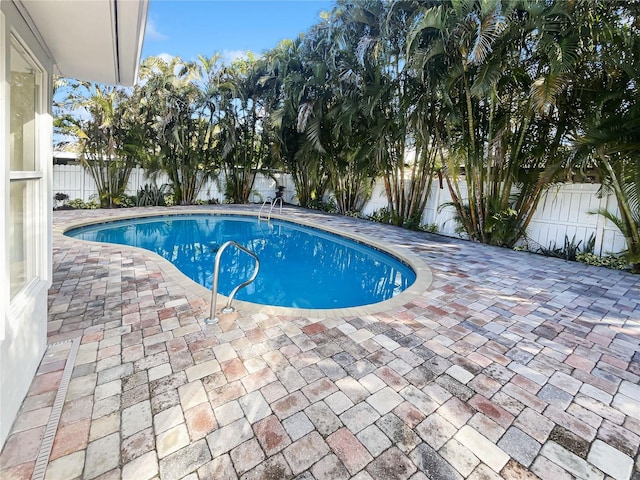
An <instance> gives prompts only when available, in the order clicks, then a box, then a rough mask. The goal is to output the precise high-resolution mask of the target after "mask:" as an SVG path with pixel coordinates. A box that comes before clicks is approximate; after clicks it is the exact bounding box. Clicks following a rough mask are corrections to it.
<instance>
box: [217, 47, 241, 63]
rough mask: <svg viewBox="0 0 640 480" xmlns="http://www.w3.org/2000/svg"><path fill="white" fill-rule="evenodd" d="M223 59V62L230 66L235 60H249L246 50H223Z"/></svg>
mask: <svg viewBox="0 0 640 480" xmlns="http://www.w3.org/2000/svg"><path fill="white" fill-rule="evenodd" d="M220 55H221V57H222V61H223V62H224V63H226V64H227V65H229V64H230V63H231V62H233V61H234V60H238V59H240V58H247V51H246V50H223V51H222V53H221V54H220Z"/></svg>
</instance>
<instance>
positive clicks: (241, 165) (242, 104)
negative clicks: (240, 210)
mask: <svg viewBox="0 0 640 480" xmlns="http://www.w3.org/2000/svg"><path fill="white" fill-rule="evenodd" d="M264 73H265V72H264V67H263V63H262V62H260V61H258V60H257V59H256V58H255V57H254V56H253V55H249V56H248V58H246V59H240V60H236V61H235V62H233V64H232V65H231V66H230V67H228V68H227V69H226V71H225V82H226V84H227V85H228V88H226V89H225V91H224V93H223V106H222V109H223V111H224V113H223V116H222V118H221V120H220V121H221V124H220V137H221V138H220V141H221V147H222V150H221V152H222V161H223V165H224V169H225V181H226V187H225V190H226V193H225V195H226V197H227V199H228V200H231V201H233V202H234V203H247V202H248V201H249V197H250V195H251V191H252V189H253V184H254V182H255V178H256V174H257V173H258V171H261V170H268V169H269V168H270V167H272V166H274V155H273V151H272V144H273V133H272V131H271V130H270V129H269V124H268V123H267V122H266V117H267V114H268V111H269V108H270V103H271V102H272V99H271V97H270V94H271V93H272V92H271V91H270V90H269V88H267V87H266V86H265V84H264V83H263V82H261V81H260V80H261V78H262V77H263V76H264Z"/></svg>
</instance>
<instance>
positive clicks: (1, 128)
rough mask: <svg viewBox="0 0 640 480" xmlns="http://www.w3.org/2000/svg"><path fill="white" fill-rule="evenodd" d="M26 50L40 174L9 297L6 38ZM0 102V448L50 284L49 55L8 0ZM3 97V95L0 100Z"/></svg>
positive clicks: (0, 48)
mask: <svg viewBox="0 0 640 480" xmlns="http://www.w3.org/2000/svg"><path fill="white" fill-rule="evenodd" d="M12 35H14V36H15V38H16V39H17V40H18V41H19V42H20V44H22V46H23V47H25V48H26V49H27V50H28V53H29V54H30V55H31V57H32V58H33V59H34V60H35V61H36V63H39V64H40V67H42V69H43V70H44V71H43V75H42V79H41V82H42V86H41V97H40V101H41V102H42V107H41V110H40V114H39V115H37V116H36V120H35V121H36V126H35V128H36V129H37V131H38V143H37V147H36V148H37V154H36V157H35V158H36V160H35V161H36V168H35V170H38V171H40V172H41V173H42V177H41V178H40V179H39V180H37V181H35V182H33V185H37V189H38V191H39V192H42V194H41V195H39V196H38V197H37V198H36V200H35V202H34V203H33V204H32V205H30V208H29V210H28V211H29V212H31V211H32V208H31V207H33V211H34V212H36V213H35V215H33V216H32V217H30V218H29V221H30V222H31V224H32V225H33V228H34V229H35V231H36V233H35V234H34V237H35V243H34V245H35V249H36V253H37V254H36V257H37V258H36V259H35V260H33V261H34V264H35V272H36V273H35V278H34V279H33V280H32V281H31V282H30V283H28V284H27V286H26V287H25V288H23V289H22V291H20V292H19V293H17V294H16V295H15V297H14V298H13V299H11V294H10V283H11V282H10V273H9V271H10V252H9V251H8V250H9V248H8V246H7V245H9V244H10V241H9V238H10V233H9V230H10V225H11V218H10V205H9V198H10V197H9V168H10V167H9V160H8V159H9V146H8V143H9V141H8V140H9V127H8V121H9V101H8V99H9V98H10V90H9V71H10V69H9V65H8V63H9V62H7V58H8V51H9V46H10V44H11V36H12ZM0 57H1V58H0V88H2V92H1V93H0V99H3V100H2V101H0V104H3V107H2V112H3V115H2V117H1V118H0V145H2V148H3V149H4V150H3V153H2V158H4V159H5V160H4V161H3V168H2V169H0V184H1V185H2V188H0V191H2V196H1V197H0V252H3V253H2V257H1V258H0V271H1V272H2V273H1V275H2V281H1V282H0V447H1V446H2V445H3V444H4V442H5V440H6V437H7V435H8V433H9V431H10V429H11V425H12V423H13V419H14V418H15V415H16V413H17V412H18V409H19V408H20V405H21V403H22V399H23V398H24V396H25V395H26V393H27V390H28V389H29V385H30V384H31V380H32V379H33V377H34V375H35V372H36V370H37V368H38V365H39V363H40V360H41V358H42V355H43V353H44V350H45V348H46V338H47V290H48V288H49V286H50V285H51V209H52V200H51V198H50V196H49V195H45V194H44V192H46V191H47V190H48V188H49V186H50V179H51V165H50V161H49V159H50V158H51V147H50V145H51V131H52V120H51V107H50V105H51V98H50V93H49V92H50V91H51V88H50V86H51V72H52V70H53V65H52V62H51V59H50V58H49V57H48V56H47V54H45V51H44V49H43V47H42V45H40V44H39V43H38V41H37V39H36V38H35V37H34V35H33V34H32V32H31V30H30V29H29V28H28V26H27V25H26V24H25V23H24V20H23V18H22V16H21V15H20V13H19V12H18V11H17V10H16V8H15V6H14V5H13V3H12V2H7V1H4V0H3V1H2V2H1V3H0ZM4 99H7V101H6V103H4Z"/></svg>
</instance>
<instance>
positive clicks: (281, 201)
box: [267, 197, 284, 220]
mask: <svg viewBox="0 0 640 480" xmlns="http://www.w3.org/2000/svg"><path fill="white" fill-rule="evenodd" d="M278 200H280V211H279V212H278V213H280V215H282V204H283V203H284V202H283V200H282V197H276V198H275V199H274V200H273V201H272V202H271V208H270V209H269V216H268V217H267V220H271V212H273V207H275V206H276V203H278Z"/></svg>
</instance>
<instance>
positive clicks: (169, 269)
mask: <svg viewBox="0 0 640 480" xmlns="http://www.w3.org/2000/svg"><path fill="white" fill-rule="evenodd" d="M151 208H153V207H151ZM285 208H286V207H285ZM290 208H291V207H290ZM95 211H96V212H101V213H103V215H96V217H94V218H85V219H69V220H68V221H66V222H64V221H63V220H61V223H63V222H64V224H63V225H57V224H54V225H53V226H52V233H53V234H54V235H55V234H57V235H65V233H66V232H68V231H69V230H73V229H75V228H80V227H85V226H90V225H96V224H101V223H110V222H115V221H119V220H127V219H138V218H153V217H163V216H176V215H238V216H245V217H255V218H256V220H257V215H258V210H257V208H256V211H255V212H254V211H248V210H246V209H244V210H239V209H237V210H236V209H232V208H228V207H227V208H225V207H224V206H217V207H213V208H212V206H205V207H202V208H198V207H171V208H167V207H164V208H161V209H158V210H154V211H148V209H147V208H145V209H144V210H138V211H132V210H130V209H126V210H118V211H115V210H107V211H102V210H95ZM302 211H303V210H301V209H300V207H293V208H291V212H290V213H298V214H299V213H300V212H302ZM107 212H108V214H107ZM116 212H117V213H116ZM313 213H315V214H319V213H320V212H313ZM271 218H273V219H277V220H281V221H285V222H291V223H294V224H298V225H302V226H306V227H310V228H314V229H317V230H320V231H324V232H328V233H331V234H334V235H338V236H341V237H344V238H347V239H350V240H354V241H356V242H359V243H362V244H364V245H368V246H371V247H373V248H375V249H377V250H380V251H382V252H384V253H386V254H388V255H391V256H392V257H395V258H397V259H398V260H400V261H401V262H403V263H405V264H407V265H408V266H409V267H410V268H411V269H413V271H414V272H415V274H416V279H415V281H414V282H413V284H411V286H409V287H408V288H407V289H405V290H404V291H402V292H401V293H399V294H398V295H396V296H394V297H392V298H390V299H388V300H384V301H382V302H377V303H371V304H366V305H360V306H356V307H346V308H334V309H302V308H294V307H279V306H273V305H262V304H257V303H251V302H246V301H243V300H234V303H233V305H234V306H235V307H236V310H242V312H243V313H244V312H247V313H249V314H254V313H264V314H270V315H283V316H288V317H302V316H304V317H309V318H337V317H363V316H368V315H373V314H377V313H383V312H387V311H391V310H396V309H398V308H401V307H402V306H403V305H405V304H407V303H410V302H411V300H413V299H415V298H416V297H418V296H419V295H420V294H422V293H424V292H425V291H426V290H427V289H428V288H429V286H430V285H431V283H432V281H433V276H432V273H431V269H430V268H429V266H428V265H427V264H426V262H425V261H424V260H423V259H421V258H420V257H419V256H418V255H416V254H414V253H413V252H411V251H410V250H409V247H408V246H402V245H394V246H390V245H386V244H382V243H380V242H378V241H376V240H372V239H370V238H367V237H365V236H363V235H361V234H359V233H353V232H345V231H342V230H340V229H338V228H335V227H332V226H328V225H322V224H320V223H319V222H317V221H311V220H309V219H301V218H298V217H297V216H295V217H294V216H288V215H286V210H283V213H282V214H279V213H278V214H273V215H272V216H271ZM67 238H68V239H70V240H73V241H76V242H82V243H87V244H100V245H109V246H114V245H115V244H112V243H106V242H95V241H89V240H81V239H78V238H74V237H70V236H67ZM117 246H118V247H122V248H125V249H128V248H131V249H134V250H136V251H138V252H142V253H143V254H144V255H146V256H148V257H149V258H152V259H154V260H155V261H157V263H158V266H159V267H160V269H161V270H162V271H163V273H164V274H166V275H167V276H168V277H169V278H170V279H171V280H173V281H174V282H175V283H177V284H178V285H179V286H181V287H183V288H185V289H187V290H190V291H192V292H193V293H195V294H197V295H198V296H201V297H203V298H204V299H206V301H207V303H208V302H210V300H211V290H210V289H207V288H206V287H204V286H202V285H200V284H199V283H197V282H194V281H193V280H191V279H190V278H189V277H188V276H186V275H185V274H184V273H182V272H181V271H180V270H179V269H178V268H177V267H176V266H174V265H173V264H172V263H171V262H170V261H169V260H167V259H165V258H164V257H162V256H160V255H158V254H156V253H154V252H151V251H150V250H146V249H144V248H140V247H134V246H130V245H119V244H118V245H117ZM226 300H227V297H226V296H224V295H222V294H218V304H219V305H224V303H225V302H226Z"/></svg>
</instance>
